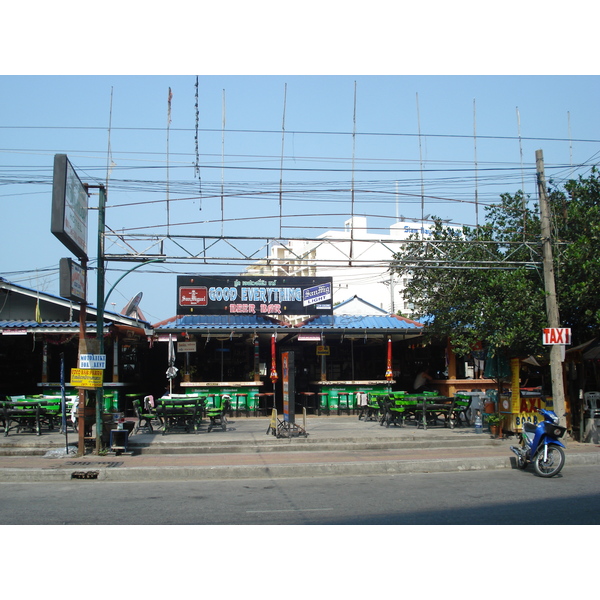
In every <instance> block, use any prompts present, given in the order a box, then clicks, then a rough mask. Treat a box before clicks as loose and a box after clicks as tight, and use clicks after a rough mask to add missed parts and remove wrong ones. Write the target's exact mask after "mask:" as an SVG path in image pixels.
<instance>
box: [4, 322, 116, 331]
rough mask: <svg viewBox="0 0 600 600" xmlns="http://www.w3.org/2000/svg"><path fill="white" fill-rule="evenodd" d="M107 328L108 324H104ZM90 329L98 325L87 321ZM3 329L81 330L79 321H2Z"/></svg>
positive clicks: (87, 326)
mask: <svg viewBox="0 0 600 600" xmlns="http://www.w3.org/2000/svg"><path fill="white" fill-rule="evenodd" d="M104 325H105V326H106V327H107V326H108V325H109V324H108V323H105V324H104ZM85 326H86V328H88V329H95V328H96V323H95V322H92V321H87V322H86V324H85ZM0 328H2V329H73V328H75V329H79V321H42V322H41V323H38V322H37V321H0Z"/></svg>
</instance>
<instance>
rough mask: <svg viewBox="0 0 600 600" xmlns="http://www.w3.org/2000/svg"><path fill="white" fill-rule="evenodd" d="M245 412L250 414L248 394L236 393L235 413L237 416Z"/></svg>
mask: <svg viewBox="0 0 600 600" xmlns="http://www.w3.org/2000/svg"><path fill="white" fill-rule="evenodd" d="M240 412H243V413H245V414H246V417H247V416H248V394H236V395H235V413H236V416H237V415H238V414H239V413H240Z"/></svg>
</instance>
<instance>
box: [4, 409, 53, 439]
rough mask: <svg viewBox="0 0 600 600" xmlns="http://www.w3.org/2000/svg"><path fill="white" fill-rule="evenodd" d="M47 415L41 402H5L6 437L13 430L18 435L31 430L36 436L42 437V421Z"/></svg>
mask: <svg viewBox="0 0 600 600" xmlns="http://www.w3.org/2000/svg"><path fill="white" fill-rule="evenodd" d="M45 414H46V411H45V409H44V408H43V407H42V406H41V404H40V403H39V402H27V401H23V400H18V401H17V402H3V407H2V418H3V421H4V435H5V436H8V432H9V431H10V430H11V429H16V430H17V433H20V431H21V429H29V430H30V431H31V432H32V433H33V432H35V433H36V435H42V419H43V417H44V416H45ZM12 423H14V425H12Z"/></svg>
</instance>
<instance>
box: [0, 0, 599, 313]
mask: <svg viewBox="0 0 600 600" xmlns="http://www.w3.org/2000/svg"><path fill="white" fill-rule="evenodd" d="M265 4H267V5H268V4H269V3H265ZM239 14H240V15H241V16H240V18H241V17H242V16H244V14H245V13H244V12H242V13H239ZM520 14H521V15H522V18H524V19H526V18H528V16H529V15H527V14H524V13H523V11H521V13H520ZM218 16H219V17H220V18H223V13H219V14H218ZM421 16H422V15H421ZM441 16H443V15H442V14H441V15H440V19H438V20H436V21H435V24H432V23H429V26H428V31H429V32H430V33H434V34H436V38H437V39H438V41H440V40H441V41H442V44H441V46H438V47H436V50H435V52H434V58H431V56H430V55H429V62H427V60H424V61H422V62H419V61H418V60H416V59H415V56H416V54H415V53H413V54H412V55H411V64H413V63H414V66H413V68H412V69H410V68H402V67H398V65H397V62H398V58H399V57H404V58H406V53H405V52H402V51H404V50H406V49H407V48H408V47H409V45H408V42H407V39H406V38H407V35H406V28H404V29H403V35H402V36H401V38H400V39H398V40H396V42H395V43H394V44H393V47H394V48H396V49H397V50H398V51H399V54H397V55H393V56H392V60H390V55H389V52H388V53H386V54H385V56H386V57H387V58H388V60H384V59H383V58H382V56H381V55H379V54H378V53H377V52H376V51H375V48H373V47H372V48H371V49H370V50H371V51H370V52H364V50H365V44H364V41H361V48H362V54H360V56H361V57H362V58H361V59H359V58H358V54H359V53H358V50H357V48H356V47H355V44H353V43H349V41H350V42H351V41H352V40H349V39H348V38H347V36H345V35H344V34H343V33H341V34H340V33H339V32H338V36H337V37H335V36H333V35H330V37H329V39H330V43H331V44H334V45H333V46H330V48H329V52H328V53H326V54H325V53H323V54H319V53H318V52H317V56H316V57H315V53H314V52H315V49H314V48H313V53H312V54H310V53H309V52H306V53H302V52H298V53H296V54H293V58H294V60H289V61H286V60H282V62H281V63H275V64H274V59H273V56H274V55H279V53H278V52H277V42H278V43H281V41H282V37H281V34H280V33H278V32H276V31H274V29H273V28H272V27H271V28H269V29H268V31H269V32H270V35H271V36H272V39H271V42H272V44H271V45H270V52H269V53H266V52H265V47H266V46H265V41H264V39H263V37H261V36H260V33H261V31H263V32H264V31H266V30H267V28H266V25H264V24H261V25H260V26H259V28H258V29H256V30H253V31H255V33H256V35H249V34H248V33H247V32H246V33H244V36H247V38H246V39H247V40H252V44H248V46H245V45H244V44H238V46H237V51H236V52H235V53H234V55H233V56H232V55H228V56H227V57H226V58H223V56H222V54H223V52H218V51H217V49H218V47H219V44H218V43H215V42H222V41H223V38H221V37H220V35H219V34H215V35H214V36H213V37H211V38H209V39H210V40H212V42H213V46H212V48H213V49H214V52H213V53H212V54H211V60H210V65H211V66H210V67H209V68H207V57H206V55H205V54H202V53H201V54H200V55H199V56H200V58H199V59H198V60H197V61H196V60H190V59H189V57H188V59H187V60H182V61H181V62H176V61H170V62H169V63H168V64H169V66H170V67H171V68H172V70H171V71H170V70H169V69H167V68H165V67H164V64H165V63H164V61H162V62H161V61H158V60H157V61H156V64H153V60H154V58H155V57H154V54H153V53H154V52H157V50H156V49H155V45H154V44H149V43H147V41H148V40H147V38H148V35H149V34H144V33H141V34H140V33H139V32H138V37H137V38H136V39H137V40H140V39H141V40H142V47H143V48H144V49H145V52H144V53H143V56H142V57H141V59H140V60H139V62H135V61H134V60H133V58H132V52H131V50H130V51H129V53H121V49H122V48H124V46H123V41H121V40H119V39H118V36H117V35H114V36H113V37H112V38H111V40H110V43H109V44H108V50H109V52H108V53H107V54H106V59H105V60H103V56H104V55H103V54H102V51H100V50H95V49H94V48H95V42H94V36H93V35H91V34H90V32H89V30H88V33H87V37H85V35H86V34H84V33H83V32H80V31H78V30H73V32H72V36H71V39H70V42H69V44H68V45H67V47H68V48H69V49H70V52H69V54H68V55H67V54H64V53H63V55H62V59H63V60H62V62H61V61H57V59H58V58H59V56H60V55H59V52H60V50H63V49H64V48H65V44H66V43H67V42H66V40H64V39H63V38H57V37H56V36H54V37H52V38H51V39H52V40H53V42H54V46H52V48H54V51H53V52H50V53H49V54H48V56H47V57H46V54H45V53H43V52H42V53H41V54H37V55H36V57H35V60H31V59H28V58H27V57H26V58H25V60H24V61H23V63H22V64H20V65H19V64H18V63H17V64H16V65H15V66H14V70H12V71H9V70H7V71H6V72H4V73H1V74H0V140H1V141H0V184H1V186H0V202H1V210H2V216H3V223H4V228H3V236H2V252H1V253H0V277H4V278H5V279H7V280H9V281H11V282H13V283H18V284H21V285H25V286H27V287H33V288H36V289H40V290H42V291H45V292H48V293H52V294H58V263H59V260H60V258H62V257H71V256H72V255H71V254H70V252H69V251H68V250H67V249H66V248H65V247H64V246H63V245H62V243H61V242H60V241H59V240H58V239H57V238H56V237H54V235H53V234H52V233H51V232H50V208H51V195H52V165H53V157H54V155H55V154H66V155H67V156H68V158H69V160H70V162H71V163H72V165H73V167H74V168H75V170H76V172H77V174H78V175H79V177H80V179H81V180H82V182H84V183H88V184H90V185H100V184H103V185H106V186H107V213H106V224H107V231H109V232H110V233H111V234H113V235H112V237H111V236H109V237H107V239H106V249H105V252H106V253H107V254H119V253H123V252H127V251H128V250H127V248H129V246H127V247H126V249H124V246H123V244H121V243H119V242H118V239H117V238H116V237H115V232H122V233H124V234H126V235H127V236H128V237H127V239H126V241H127V243H130V244H132V245H135V247H136V249H138V250H139V249H147V250H148V252H149V253H159V252H163V251H164V252H165V253H167V254H170V255H173V256H175V255H177V256H186V255H192V256H196V255H198V254H199V253H200V252H201V251H202V250H203V244H204V241H203V239H201V240H200V241H198V240H191V239H186V238H183V237H178V236H199V237H200V238H202V236H209V238H211V239H212V237H213V236H215V237H220V236H222V237H224V238H227V239H229V240H230V242H229V244H227V243H223V242H220V243H215V246H214V248H212V249H211V252H212V254H211V256H212V257H220V256H229V257H230V256H232V255H236V252H237V250H236V248H239V249H241V250H242V251H244V252H246V253H247V254H249V255H251V256H252V257H256V258H262V257H264V256H265V253H266V252H267V251H268V250H267V248H265V247H264V241H263V240H262V238H278V239H290V238H293V237H316V236H318V235H320V234H322V233H324V232H325V231H328V230H335V229H337V230H341V229H343V225H344V222H345V221H346V220H347V219H348V218H350V216H351V215H352V214H354V215H356V216H367V219H368V226H369V231H370V232H380V233H382V234H385V233H387V232H388V230H389V226H390V225H391V224H392V223H394V222H395V221H396V220H414V221H416V222H419V221H421V220H423V219H425V220H430V219H431V218H433V217H434V216H435V217H440V218H442V219H445V220H448V221H449V222H451V223H456V224H468V225H475V224H477V223H481V222H483V220H484V218H485V206H486V205H489V204H490V203H493V202H495V201H497V200H498V199H499V196H500V194H501V193H511V194H512V193H515V192H516V191H517V190H519V189H524V190H525V192H526V194H528V195H529V196H530V197H531V198H532V201H533V200H535V195H536V191H535V151H536V150H538V149H542V150H543V153H544V161H545V168H546V177H547V179H551V180H553V181H555V182H556V183H560V182H563V181H565V180H566V179H568V178H569V177H572V176H574V175H577V174H584V175H585V174H588V173H589V172H590V169H591V167H592V166H593V165H595V164H597V163H598V162H600V113H599V111H598V105H599V100H600V78H599V76H598V74H597V73H596V72H595V71H594V70H593V67H591V68H590V67H586V66H583V67H582V68H581V69H577V72H576V73H574V74H570V71H571V70H572V68H571V69H569V68H566V67H565V66H564V65H567V64H569V65H570V66H571V67H572V63H569V61H568V53H567V52H566V51H565V49H564V48H563V50H562V53H559V52H557V51H555V50H554V48H555V47H554V46H552V47H543V48H544V56H545V60H544V61H540V60H537V61H532V60H530V57H531V58H533V57H534V55H535V53H534V50H535V48H536V46H535V44H534V43H532V41H531V40H529V38H527V39H528V40H529V46H527V45H522V46H521V52H520V53H519V57H518V59H517V58H515V57H514V56H513V55H512V54H511V53H509V52H508V51H505V53H504V58H505V61H504V63H503V62H501V61H500V59H499V57H498V55H497V54H496V51H497V47H496V46H495V44H493V43H492V44H490V46H489V47H490V48H491V49H490V50H488V52H487V53H486V54H485V56H486V57H487V58H488V59H489V60H487V61H486V62H484V64H485V67H490V68H489V69H487V70H486V69H484V68H482V67H481V66H480V65H481V64H482V63H481V62H476V61H474V60H473V58H470V59H468V60H463V61H462V62H460V63H459V62H457V63H456V65H457V66H455V68H450V69H449V68H448V64H447V63H448V62H449V58H450V56H451V55H454V56H458V57H460V58H463V59H464V58H465V46H464V42H463V41H461V40H462V38H460V35H459V34H460V33H461V32H462V31H464V27H465V25H464V24H460V25H458V26H457V27H456V29H455V30H454V32H455V34H456V35H455V36H454V37H453V38H452V39H453V46H452V51H451V52H450V51H448V49H447V48H446V47H445V45H444V43H443V41H444V40H447V39H449V37H448V32H447V30H446V29H445V28H443V27H442V25H443V20H442V19H441ZM508 17H509V16H506V17H505V16H504V15H500V16H498V15H496V19H497V20H499V21H500V22H501V23H503V22H504V21H503V19H504V18H508ZM94 18H99V23H100V24H101V23H102V21H103V18H104V17H102V16H101V17H98V16H97V15H96V16H95V17H94ZM305 18H306V17H305V16H299V17H298V19H299V24H300V25H301V24H302V22H303V21H304V19H305ZM375 21H376V19H375V18H374V17H367V18H366V22H365V24H366V25H369V24H373V23H374V22H375ZM41 23H42V21H41V20H40V25H41ZM236 23H238V26H239V22H238V20H236ZM377 23H378V25H379V26H381V27H383V28H384V30H387V27H388V25H387V24H382V23H381V20H377ZM153 25H154V27H158V24H157V23H153ZM580 26H581V27H583V30H584V32H585V28H586V27H587V26H586V24H585V23H584V24H581V25H580ZM115 27H116V28H117V30H119V27H120V26H115ZM181 27H182V34H181V37H182V38H186V36H188V40H189V39H190V38H189V35H191V34H190V30H189V29H188V27H189V25H187V24H182V25H181ZM367 29H368V27H367ZM324 30H325V28H324V25H323V23H321V22H319V23H318V24H313V32H314V33H319V32H323V31H324ZM149 31H153V30H152V28H151V27H150V28H149ZM236 31H237V29H236ZM244 31H246V30H244ZM203 32H204V35H202V36H200V37H201V38H202V42H201V41H198V46H199V49H204V50H206V44H207V42H206V39H205V37H206V35H205V34H206V28H204V29H203ZM44 35H46V36H47V39H50V36H49V34H47V33H46V34H44ZM230 35H231V31H229V36H230ZM370 36H371V38H370V39H372V40H374V41H373V45H377V44H378V43H379V42H378V32H373V31H371V30H370ZM483 37H485V36H483V35H482V34H481V32H479V33H477V34H474V35H473V37H472V39H471V43H475V42H477V41H480V42H481V40H482V39H483ZM487 37H490V38H491V39H492V41H493V40H494V39H496V38H497V39H500V38H501V37H502V35H501V30H500V32H498V30H493V29H490V30H489V31H488V36H487ZM459 38H460V39H459ZM84 39H85V52H86V53H88V52H89V54H85V56H86V58H87V60H85V61H84V62H83V65H82V64H81V63H80V62H78V59H80V58H81V57H80V55H79V53H78V52H77V48H79V46H78V44H77V42H78V41H83V40H84ZM169 39H170V41H169V42H168V47H169V48H172V47H173V44H177V42H176V41H173V37H171V38H169ZM198 39H200V38H198ZM297 39H298V37H297V34H296V36H294V35H292V36H291V37H290V39H289V40H287V42H288V45H293V43H294V41H295V40H297ZM312 39H313V40H317V41H315V42H314V43H313V44H312V45H313V46H314V45H316V46H317V47H318V48H320V49H321V50H322V48H323V46H322V44H323V41H322V37H320V36H316V37H314V36H313V38H312ZM410 39H411V40H412V42H413V44H414V43H415V41H414V40H415V39H418V43H419V44H420V47H421V48H422V50H421V52H420V54H426V53H425V52H424V51H423V49H424V47H425V46H427V47H429V46H430V44H426V45H424V40H423V38H421V37H419V38H410ZM522 39H525V38H522ZM57 40H58V41H57ZM340 40H341V42H342V43H340ZM134 41H135V39H134ZM19 43H22V42H21V41H19ZM578 43H579V41H578V38H577V39H573V40H571V42H570V45H571V46H572V47H573V46H574V47H575V49H577V48H576V46H577V44H578ZM202 44H204V46H203V47H202ZM55 46H56V48H55ZM134 47H135V48H136V49H137V48H139V46H138V45H135V46H134ZM479 47H480V48H483V46H479ZM184 48H186V49H190V46H189V45H187V46H184ZM337 49H339V50H337ZM341 49H348V51H347V52H346V53H345V54H344V56H345V58H343V57H342V53H341ZM386 49H387V50H389V49H390V46H386ZM179 50H180V52H181V48H179ZM134 54H135V52H134ZM282 54H283V57H280V58H285V56H286V54H285V52H282ZM304 54H306V55H304ZM420 54H419V56H420ZM289 55H290V56H291V55H292V53H291V52H290V53H289ZM347 55H349V57H348V56H347ZM473 55H474V56H475V55H476V56H478V57H479V59H481V53H473ZM178 56H181V54H178ZM186 56H187V55H186ZM215 56H219V57H220V59H221V60H220V61H219V60H218V59H216V58H215ZM367 56H370V57H372V58H374V60H373V62H372V63H371V64H369V66H368V67H366V66H365V65H366V62H365V61H364V59H365V57H367ZM558 56H560V57H561V59H562V60H564V61H565V62H560V63H559V62H558V61H557V57H558ZM117 57H118V62H119V67H120V68H117V67H116V64H117ZM250 57H254V58H255V59H256V62H255V63H254V65H255V68H254V69H253V68H249V65H248V64H247V63H248V62H249V59H250ZM67 58H68V59H69V60H67ZM261 58H262V61H261ZM334 58H336V59H337V60H334ZM421 58H422V57H421ZM494 59H495V60H494ZM69 61H72V62H69ZM303 61H305V62H303ZM548 61H549V62H550V63H551V64H552V66H554V67H555V68H556V71H557V72H556V74H554V73H552V69H551V68H550V67H549V66H548ZM552 61H554V62H552ZM190 63H192V64H190ZM136 64H137V67H136V66H135V65H136ZM517 64H518V65H519V66H520V67H521V68H520V69H518V68H515V66H516V65H517ZM583 64H584V65H585V63H583ZM303 65H304V66H303ZM458 65H460V67H458ZM502 65H504V68H501V66H502ZM523 67H524V72H523ZM161 69H164V70H161ZM196 69H197V70H196ZM153 70H154V72H153ZM169 72H172V73H173V74H171V75H170V74H168V73H169ZM155 73H161V74H155ZM440 73H441V74H440ZM538 73H539V74H538ZM196 82H197V86H196ZM169 90H171V94H172V96H171V100H170V102H169ZM196 94H197V107H196ZM196 132H197V133H196ZM352 189H353V190H354V193H352V191H351V190H352ZM97 203H98V197H97V195H96V194H95V193H94V194H93V195H92V196H91V197H90V207H92V210H90V212H89V230H88V247H89V258H90V267H91V268H92V270H91V271H90V275H89V285H88V298H89V301H90V302H91V303H92V304H94V305H95V304H96V284H95V279H94V278H95V276H96V275H95V274H96V271H95V270H94V269H95V266H96V260H95V257H96V256H97V252H96V247H97V224H96V223H97V221H96V217H97V211H96V210H95V207H97ZM167 233H169V234H171V235H172V236H173V238H172V241H166V242H164V243H163V245H160V244H159V243H158V242H156V241H155V240H156V239H162V238H164V236H165V234H167ZM133 235H140V236H143V237H140V239H139V240H136V241H135V243H134V242H133V241H132V238H131V236H133ZM150 236H154V237H150ZM238 238H257V239H255V240H254V239H253V240H239V239H238ZM173 240H174V241H173ZM208 243H209V244H210V243H211V242H210V240H209V242H208ZM9 249H12V251H8V250H9ZM215 263H218V261H212V263H211V262H210V261H209V262H208V263H205V262H199V261H197V262H195V263H192V264H190V263H186V264H174V263H168V264H167V263H165V264H152V265H145V266H143V267H140V268H139V269H136V270H135V271H134V272H131V273H130V274H127V275H125V276H124V277H123V279H122V280H120V281H119V283H118V285H117V286H116V287H115V289H114V291H113V292H112V293H111V297H110V298H109V302H108V304H109V306H108V307H107V308H108V309H115V310H117V311H120V310H122V309H123V308H124V306H125V305H126V304H127V302H128V301H129V300H130V299H131V298H133V297H134V296H135V295H136V294H138V292H142V293H143V299H142V301H141V304H140V307H141V309H142V311H143V313H144V315H145V316H146V318H147V320H148V321H150V322H151V323H156V322H159V321H162V320H164V319H167V318H170V317H172V316H174V314H175V309H176V276H177V274H185V275H189V274H194V273H196V274H209V273H214V274H233V273H240V272H242V271H243V269H244V266H245V265H237V264H215ZM132 266H133V263H123V262H114V261H110V262H109V263H108V271H107V274H106V284H105V285H106V290H108V289H110V288H111V286H113V285H114V284H115V283H116V282H117V280H119V278H120V277H122V276H123V275H124V274H125V273H126V272H127V271H128V270H129V269H131V267H132Z"/></svg>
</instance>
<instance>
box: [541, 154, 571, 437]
mask: <svg viewBox="0 0 600 600" xmlns="http://www.w3.org/2000/svg"><path fill="white" fill-rule="evenodd" d="M535 164H536V172H537V184H538V192H539V197H540V217H541V230H542V261H543V267H544V290H545V292H546V316H547V318H548V327H560V317H559V313H558V303H557V300H556V284H555V281H554V261H553V258H552V229H551V225H550V207H549V205H548V195H547V192H546V179H545V176H544V154H543V152H542V151H541V150H536V151H535ZM540 333H541V332H540ZM562 348H563V347H562V346H560V345H553V346H551V347H550V376H551V379H552V401H553V403H554V412H555V413H556V414H557V415H558V418H559V419H560V423H561V425H563V426H564V424H565V390H564V382H563V368H562Z"/></svg>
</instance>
